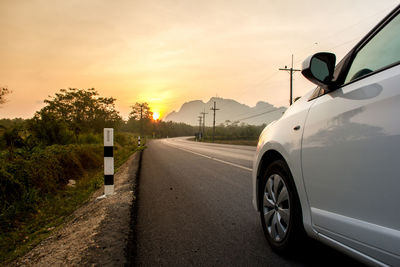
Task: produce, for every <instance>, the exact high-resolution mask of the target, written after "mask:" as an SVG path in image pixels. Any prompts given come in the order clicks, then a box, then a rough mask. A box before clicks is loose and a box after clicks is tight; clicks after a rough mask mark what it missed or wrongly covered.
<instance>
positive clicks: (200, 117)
mask: <svg viewBox="0 0 400 267" xmlns="http://www.w3.org/2000/svg"><path fill="white" fill-rule="evenodd" d="M198 118H199V140H200V139H201V135H202V134H201V119H202V118H203V116H199V117H198Z"/></svg>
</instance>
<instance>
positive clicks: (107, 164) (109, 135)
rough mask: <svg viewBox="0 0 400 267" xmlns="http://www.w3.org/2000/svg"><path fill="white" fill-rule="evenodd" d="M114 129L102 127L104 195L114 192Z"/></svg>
mask: <svg viewBox="0 0 400 267" xmlns="http://www.w3.org/2000/svg"><path fill="white" fill-rule="evenodd" d="M113 151H114V129H113V128H104V195H105V196H107V195H112V194H114V153H113Z"/></svg>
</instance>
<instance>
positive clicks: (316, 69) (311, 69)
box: [301, 52, 336, 89]
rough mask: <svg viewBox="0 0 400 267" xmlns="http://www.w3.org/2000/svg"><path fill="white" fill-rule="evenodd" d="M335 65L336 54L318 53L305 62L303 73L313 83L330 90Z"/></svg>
mask: <svg viewBox="0 0 400 267" xmlns="http://www.w3.org/2000/svg"><path fill="white" fill-rule="evenodd" d="M335 63H336V56H335V54H332V53H327V52H321V53H317V54H314V55H312V56H309V57H308V58H306V60H304V62H303V69H302V71H301V73H302V74H303V75H304V77H306V78H307V79H308V80H310V81H311V82H312V83H315V84H316V85H318V86H321V87H322V88H326V89H329V87H331V85H333V82H332V79H333V72H334V70H335Z"/></svg>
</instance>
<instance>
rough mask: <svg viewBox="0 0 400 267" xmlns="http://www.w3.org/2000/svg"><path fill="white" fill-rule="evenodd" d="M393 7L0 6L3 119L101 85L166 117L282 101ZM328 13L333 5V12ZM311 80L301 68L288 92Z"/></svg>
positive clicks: (164, 1)
mask: <svg viewBox="0 0 400 267" xmlns="http://www.w3.org/2000/svg"><path fill="white" fill-rule="evenodd" d="M397 4H398V1H394V0H393V1H392V0H384V1H376V0H356V1H348V0H341V1H321V0H309V1H307V0H305V1H278V0H264V1H261V0H258V1H256V0H254V1H246V0H243V1H239V0H221V1H215V0H212V1H211V0H203V1H194V0H185V1H183V0H182V1H173V0H158V1H150V0H143V1H142V0H140V1H139V0H129V1H122V0H118V1H109V0H83V1H82V0H68V1H65V0H16V1H7V0H0V25H1V27H0V36H1V37H2V41H1V42H0V58H1V61H2V63H1V65H0V86H6V87H8V88H9V89H11V90H12V91H13V93H12V94H11V95H9V96H8V100H9V101H8V102H7V103H6V104H4V105H2V106H1V108H0V118H4V117H8V118H13V117H23V118H29V117H32V116H33V114H34V112H35V111H36V110H39V109H40V108H41V107H42V106H43V100H44V99H45V98H46V97H47V96H48V95H54V93H55V92H57V91H58V90H59V89H60V88H67V87H76V88H91V87H94V88H96V89H97V90H98V91H99V93H100V94H101V95H103V96H113V97H115V98H117V102H116V103H117V108H118V110H119V111H121V115H123V116H124V117H125V118H126V117H127V115H128V113H129V106H130V105H133V104H134V103H135V102H137V101H147V102H149V103H150V105H151V106H152V107H153V110H154V111H156V112H160V113H161V116H164V115H166V113H168V112H170V111H172V110H177V109H179V107H180V106H181V105H182V104H183V103H184V102H185V101H190V100H194V99H201V100H203V101H207V100H208V99H209V98H210V97H212V96H215V95H218V96H221V97H224V98H232V99H235V100H237V101H239V102H241V103H245V104H247V105H250V106H253V105H255V104H256V102H257V101H260V100H263V101H267V102H269V103H271V104H274V105H276V106H287V105H288V88H289V75H288V74H287V73H285V72H283V71H278V68H281V67H284V66H285V65H288V66H289V65H290V57H291V54H292V53H293V54H294V55H295V60H294V62H295V66H294V67H296V68H300V67H301V62H302V60H303V59H304V58H305V57H307V56H308V55H310V54H312V53H314V52H319V51H330V52H334V53H336V54H337V56H338V58H339V59H340V58H341V57H342V56H344V54H345V52H347V51H348V50H349V49H350V48H351V47H352V46H353V45H354V44H355V43H356V42H357V41H358V40H359V39H360V38H361V37H362V36H363V35H364V34H365V33H367V32H368V31H369V29H371V28H372V27H373V26H374V25H375V24H376V23H377V22H378V21H379V20H380V19H382V18H383V17H384V16H385V15H386V14H387V13H388V12H389V11H390V10H391V9H393V8H394V7H395V6H396V5H397ZM328 8H329V10H328ZM312 87H313V85H312V84H311V83H309V82H307V81H306V80H305V79H304V78H303V77H302V76H301V74H300V73H296V75H295V80H294V95H295V96H301V95H302V94H304V93H305V92H307V91H308V90H310V89H311V88H312Z"/></svg>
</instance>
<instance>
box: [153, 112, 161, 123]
mask: <svg viewBox="0 0 400 267" xmlns="http://www.w3.org/2000/svg"><path fill="white" fill-rule="evenodd" d="M159 118H160V113H158V112H154V113H153V120H155V121H156V120H158V119H159Z"/></svg>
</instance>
